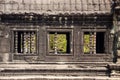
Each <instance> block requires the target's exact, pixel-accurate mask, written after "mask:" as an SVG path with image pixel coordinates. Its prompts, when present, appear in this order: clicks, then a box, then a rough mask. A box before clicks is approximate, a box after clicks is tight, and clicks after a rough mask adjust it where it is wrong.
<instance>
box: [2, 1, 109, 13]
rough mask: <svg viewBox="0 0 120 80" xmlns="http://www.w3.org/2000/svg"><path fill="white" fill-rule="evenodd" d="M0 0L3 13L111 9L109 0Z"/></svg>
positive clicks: (100, 11)
mask: <svg viewBox="0 0 120 80" xmlns="http://www.w3.org/2000/svg"><path fill="white" fill-rule="evenodd" d="M1 1H2V2H1ZM0 2H1V3H0V12H3V13H7V12H8V13H12V12H14V13H19V12H34V13H43V12H50V13H60V12H63V13H64V12H66V11H67V12H69V13H73V12H74V13H84V12H86V13H95V12H99V13H102V12H109V13H110V11H111V0H0ZM3 2H5V4H4V3H3ZM11 2H13V3H11Z"/></svg>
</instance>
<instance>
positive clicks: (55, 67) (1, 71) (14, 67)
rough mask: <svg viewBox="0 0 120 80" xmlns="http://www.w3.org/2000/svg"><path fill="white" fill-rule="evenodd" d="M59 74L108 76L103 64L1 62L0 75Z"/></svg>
mask: <svg viewBox="0 0 120 80" xmlns="http://www.w3.org/2000/svg"><path fill="white" fill-rule="evenodd" d="M18 75H59V76H60V75H61V76H63V75H64V76H109V74H108V70H107V68H106V67H103V66H85V65H75V64H2V65H0V76H18Z"/></svg>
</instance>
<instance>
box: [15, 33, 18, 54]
mask: <svg viewBox="0 0 120 80" xmlns="http://www.w3.org/2000/svg"><path fill="white" fill-rule="evenodd" d="M15 53H18V32H15Z"/></svg>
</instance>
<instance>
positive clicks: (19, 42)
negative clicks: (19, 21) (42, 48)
mask: <svg viewBox="0 0 120 80" xmlns="http://www.w3.org/2000/svg"><path fill="white" fill-rule="evenodd" d="M36 36H37V34H36V32H35V31H14V53H19V54H36V44H37V41H36Z"/></svg>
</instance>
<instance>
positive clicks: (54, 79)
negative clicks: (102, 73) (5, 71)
mask: <svg viewBox="0 0 120 80" xmlns="http://www.w3.org/2000/svg"><path fill="white" fill-rule="evenodd" d="M0 80H120V78H113V77H99V76H94V77H93V76H92V77H91V76H51V75H32V76H31V75H27V76H26V75H23V76H21V75H20V76H7V77H6V76H0Z"/></svg>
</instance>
